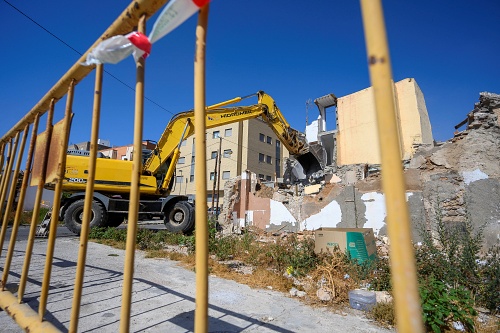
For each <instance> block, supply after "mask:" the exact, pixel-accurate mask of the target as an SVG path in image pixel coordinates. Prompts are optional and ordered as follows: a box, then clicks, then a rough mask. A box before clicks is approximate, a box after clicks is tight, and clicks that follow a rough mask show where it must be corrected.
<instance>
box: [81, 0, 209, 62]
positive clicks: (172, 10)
mask: <svg viewBox="0 0 500 333" xmlns="http://www.w3.org/2000/svg"><path fill="white" fill-rule="evenodd" d="M209 2H210V0H172V1H170V2H169V3H168V4H167V5H166V6H165V8H164V9H163V10H162V12H161V13H160V15H159V16H158V18H157V19H156V22H155V23H154V25H153V29H152V30H151V33H150V34H149V37H146V36H145V35H144V34H142V33H140V32H131V33H129V34H127V35H125V36H123V35H118V36H114V37H111V38H109V39H106V40H104V41H102V42H101V43H99V44H98V45H97V46H96V47H95V48H94V49H93V50H92V51H91V52H90V53H89V54H88V55H87V60H86V61H85V62H84V63H82V65H84V66H89V65H94V64H117V63H119V62H120V61H122V60H123V59H125V58H126V57H128V56H129V55H131V54H132V55H133V56H134V59H135V61H138V60H139V59H140V58H141V57H142V58H146V57H147V56H148V55H149V53H150V52H151V46H152V44H153V43H155V42H156V41H158V40H159V39H160V38H162V37H164V36H165V35H167V34H168V33H170V32H171V31H172V30H174V29H175V28H177V27H178V26H179V25H181V24H182V23H183V22H184V21H186V20H187V19H188V18H190V17H191V16H192V15H193V14H194V13H196V12H197V11H198V10H199V9H200V8H201V7H203V6H205V5H206V4H207V3H209Z"/></svg>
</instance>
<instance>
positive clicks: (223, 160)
mask: <svg viewBox="0 0 500 333" xmlns="http://www.w3.org/2000/svg"><path fill="white" fill-rule="evenodd" d="M206 142H207V183H206V188H207V205H208V207H211V204H212V196H213V194H214V193H215V196H214V197H213V198H214V202H216V201H217V196H219V206H220V205H222V200H223V197H224V184H225V183H226V181H227V180H228V179H230V178H233V177H236V176H239V175H241V173H242V172H243V171H245V170H250V171H252V172H254V173H256V174H257V175H258V177H259V178H261V179H263V180H264V181H275V180H276V178H280V177H283V158H285V157H288V156H289V155H288V150H287V149H286V148H285V146H283V144H282V143H281V142H280V141H279V140H278V139H277V137H276V135H275V134H274V132H273V131H272V130H271V128H270V127H269V126H268V125H267V123H265V122H264V121H263V120H262V119H260V118H256V119H250V120H245V121H242V122H237V123H234V124H230V125H223V126H219V127H215V128H212V129H209V130H207V133H206ZM219 149H220V152H221V156H220V167H219V166H217V165H216V163H218V159H217V156H218V152H219ZM195 160H196V156H195V149H194V136H191V137H189V138H188V139H186V140H184V141H183V143H182V145H181V156H180V158H179V161H178V163H177V168H176V177H175V184H174V187H173V189H172V194H179V195H188V196H193V195H194V196H195V195H196V190H195V182H196V179H195V174H194V168H195ZM217 170H220V173H219V175H217ZM218 181H220V183H217V182H218ZM214 183H215V191H214ZM217 188H218V189H219V190H218V191H217Z"/></svg>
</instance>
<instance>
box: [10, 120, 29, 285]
mask: <svg viewBox="0 0 500 333" xmlns="http://www.w3.org/2000/svg"><path fill="white" fill-rule="evenodd" d="M29 127H30V124H26V127H25V129H24V135H23V141H22V143H21V149H20V150H19V155H18V157H17V162H16V170H15V171H14V175H15V179H18V178H19V170H20V168H21V161H22V159H23V152H24V145H25V143H26V138H27V137H28V130H29ZM35 135H36V134H35ZM34 146H35V141H34V140H33V139H32V140H31V142H30V147H29V151H28V160H29V156H30V154H32V153H33V149H34ZM27 175H29V172H28V171H26V172H25V173H24V175H23V181H22V183H21V192H20V193H19V197H18V200H17V208H16V213H15V215H14V223H13V225H12V230H11V232H10V243H9V249H8V251H7V257H6V258H5V264H4V268H3V276H2V290H3V288H4V287H5V285H6V284H7V278H8V277H9V271H10V264H11V262H12V256H13V255H14V247H15V245H16V238H17V230H18V228H19V220H20V218H21V212H22V211H23V206H24V196H25V195H26V187H28V177H27ZM12 185H13V186H12V187H15V186H14V182H13V184H12ZM11 206H12V203H11ZM9 210H10V208H9Z"/></svg>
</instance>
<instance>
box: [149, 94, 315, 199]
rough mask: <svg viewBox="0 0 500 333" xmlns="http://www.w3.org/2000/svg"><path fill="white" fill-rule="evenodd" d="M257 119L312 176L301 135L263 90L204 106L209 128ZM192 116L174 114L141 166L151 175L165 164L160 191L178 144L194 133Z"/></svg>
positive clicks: (312, 161)
mask: <svg viewBox="0 0 500 333" xmlns="http://www.w3.org/2000/svg"><path fill="white" fill-rule="evenodd" d="M255 95H256V96H257V97H258V104H255V105H250V106H234V107H227V105H230V104H235V103H238V102H240V101H242V100H243V99H245V98H248V97H251V96H255ZM259 116H260V117H262V119H263V120H264V121H265V122H266V123H267V124H268V125H269V126H270V127H271V129H272V130H273V131H274V133H275V134H276V136H277V137H278V139H279V140H280V141H281V142H282V143H283V145H285V147H286V148H287V149H288V151H289V152H290V153H291V154H292V155H293V156H294V157H296V158H297V160H299V162H300V163H301V164H302V166H303V168H304V170H307V172H308V173H312V172H315V171H317V170H319V169H320V168H321V166H320V165H319V162H318V159H316V158H315V157H314V156H313V155H311V153H310V152H309V146H308V144H307V141H306V139H305V137H304V135H303V134H301V133H300V132H298V131H296V130H294V129H293V128H291V127H290V125H289V124H288V122H287V121H286V119H285V118H284V116H283V114H282V113H281V111H280V109H279V108H278V107H277V105H276V103H275V102H274V99H273V98H272V97H271V96H269V95H268V94H266V93H264V92H263V91H259V92H257V93H256V94H253V95H250V96H246V97H237V98H234V99H231V100H228V101H225V102H222V103H218V104H214V105H211V106H208V107H207V108H206V113H205V117H206V127H207V129H209V128H213V127H217V126H222V125H226V124H232V123H235V122H240V121H244V120H247V119H253V118H257V117H259ZM193 117H194V111H192V110H190V111H186V112H181V113H179V114H177V115H175V116H174V117H173V118H172V119H171V120H170V122H169V123H168V125H167V127H166V128H165V130H164V132H163V134H162V136H161V137H160V140H159V141H158V143H157V146H156V148H155V149H154V150H153V153H152V154H151V156H150V157H149V158H148V159H147V160H146V162H145V163H144V167H143V174H144V175H155V174H157V173H158V171H159V170H160V168H161V167H162V166H163V165H165V164H167V165H168V168H167V171H166V174H165V177H164V179H163V180H162V181H161V186H160V190H161V189H167V188H168V185H169V183H170V181H171V179H172V178H173V174H174V170H175V166H176V164H177V161H178V159H179V156H180V146H181V143H182V141H183V140H186V139H187V138H188V137H190V136H191V135H193V134H194V122H193V121H192V119H193ZM304 156H307V158H304Z"/></svg>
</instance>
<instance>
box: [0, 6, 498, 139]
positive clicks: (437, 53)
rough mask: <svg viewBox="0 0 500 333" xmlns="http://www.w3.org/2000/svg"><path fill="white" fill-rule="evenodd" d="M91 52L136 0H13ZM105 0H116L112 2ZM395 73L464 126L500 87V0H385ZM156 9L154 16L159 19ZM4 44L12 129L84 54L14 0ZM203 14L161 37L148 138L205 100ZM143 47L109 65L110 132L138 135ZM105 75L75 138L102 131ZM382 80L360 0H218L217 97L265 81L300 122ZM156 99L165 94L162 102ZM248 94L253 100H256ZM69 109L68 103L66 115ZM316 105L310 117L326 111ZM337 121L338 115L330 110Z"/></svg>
mask: <svg viewBox="0 0 500 333" xmlns="http://www.w3.org/2000/svg"><path fill="white" fill-rule="evenodd" d="M8 2H10V3H11V4H13V5H14V6H15V7H17V8H18V9H19V10H21V11H22V12H23V13H25V14H26V15H28V16H29V17H31V18H32V19H33V20H34V21H36V22H37V23H38V24H39V25H41V26H43V27H44V28H45V29H47V30H49V31H50V32H51V33H52V34H54V35H56V36H57V37H58V38H59V39H61V40H63V41H64V42H65V43H67V44H69V45H70V46H71V47H72V48H74V49H75V50H77V51H79V52H81V53H84V52H85V51H86V50H87V49H88V48H89V46H90V45H92V43H93V42H94V41H95V40H96V39H97V38H98V37H99V36H100V35H101V34H102V33H103V32H104V31H105V29H106V28H107V27H108V26H109V25H110V24H111V23H112V22H113V21H114V20H115V19H116V17H118V15H119V14H120V13H121V12H122V11H123V10H124V8H125V7H126V6H127V5H128V3H129V1H118V0H116V1H111V2H103V1H94V0H87V1H84V2H80V1H67V0H65V1H62V0H51V1H20V0H8ZM103 4H104V6H103ZM383 5H384V10H385V18H386V25H387V28H388V38H389V46H390V53H391V58H392V69H393V76H394V80H395V81H399V80H402V79H404V78H408V77H412V78H415V79H416V81H417V83H418V84H419V86H420V88H421V90H422V91H423V93H424V96H425V100H426V104H427V110H428V112H429V116H430V120H431V124H432V129H433V134H434V138H435V139H436V140H438V141H443V140H447V139H449V138H451V137H452V136H453V131H454V128H453V127H454V125H456V124H458V123H459V122H460V121H461V120H463V119H465V116H466V114H467V113H468V112H469V111H471V110H472V109H473V107H474V103H475V102H477V101H478V98H479V93H480V92H482V91H489V92H494V93H500V62H499V57H500V43H499V41H500V19H498V13H499V12H500V2H498V1H494V0H489V1H486V0H477V1H474V2H472V1H464V0H457V1H430V0H422V1H396V0H387V1H383ZM153 23H154V18H153V19H151V20H149V22H148V29H149V30H150V29H151V28H152V26H153ZM0 24H1V29H2V31H3V34H2V37H1V41H2V45H3V49H2V52H0V64H1V65H0V66H1V67H2V73H1V76H0V78H1V79H0V80H1V81H0V82H1V87H2V89H0V110H1V115H2V119H1V121H0V133H2V134H1V135H3V134H4V133H5V132H7V131H8V130H9V129H10V128H11V127H12V126H13V125H14V124H16V123H17V122H18V121H19V120H20V119H21V118H22V117H23V116H24V115H25V114H26V113H27V112H28V111H29V110H30V109H31V108H32V107H33V106H34V105H35V104H36V103H37V102H38V101H39V100H40V98H41V97H43V96H44V95H45V93H46V92H47V91H48V90H49V89H50V88H51V87H52V86H53V85H54V84H55V83H56V82H57V80H58V79H59V78H60V77H61V76H62V75H63V74H64V73H65V72H66V71H67V70H68V69H69V68H70V67H71V66H72V65H73V64H74V63H75V62H76V61H77V60H78V59H79V57H80V56H79V55H78V54H77V53H76V52H75V51H74V50H72V49H71V48H69V47H68V46H66V45H64V44H63V43H61V41H59V40H58V39H56V38H55V37H54V36H52V35H51V34H49V33H47V32H46V31H45V30H43V29H42V28H40V27H39V26H38V25H36V24H35V23H33V22H32V21H30V20H29V19H27V18H26V17H25V16H23V15H22V14H20V13H19V12H18V11H16V10H15V9H13V8H12V7H11V6H9V5H8V4H7V3H6V2H5V1H3V0H2V1H0ZM195 25H196V17H192V18H191V19H190V20H188V21H187V22H186V23H184V24H183V25H182V26H180V27H179V28H177V29H176V30H174V31H173V32H172V33H170V34H169V35H167V36H166V37H164V38H163V39H161V40H160V41H158V42H157V43H156V44H154V45H153V49H152V53H151V56H150V57H149V58H148V60H147V65H146V71H147V72H146V96H147V98H148V99H149V100H150V101H149V100H147V101H146V102H145V119H144V120H145V124H144V139H152V140H156V139H157V138H158V137H159V136H160V134H161V133H162V131H163V129H164V127H165V126H166V124H167V123H168V121H169V120H170V118H171V117H172V115H173V114H175V113H177V112H180V111H184V110H187V109H191V108H192V107H193V56H194V43H195V38H194V29H195ZM134 68H135V67H134V64H133V60H132V58H128V59H126V60H124V61H123V62H122V63H120V64H118V65H107V66H105V70H106V71H108V72H110V73H111V74H112V75H114V76H116V77H117V78H119V79H120V80H121V81H122V82H118V81H117V80H115V79H113V78H112V77H111V76H110V75H107V74H106V75H105V81H104V88H103V100H102V118H101V130H100V135H99V137H100V138H102V139H106V140H110V141H111V144H112V145H115V146H119V145H126V144H130V143H132V141H133V112H134V111H133V108H134V92H133V91H132V90H131V89H130V88H129V87H127V85H128V86H131V87H133V86H134V84H135V83H134V82H135V69H134ZM93 85H94V75H93V74H91V75H90V76H88V77H87V78H86V79H85V80H84V81H82V83H80V84H79V85H78V86H77V88H76V96H75V101H74V107H73V112H74V113H75V118H74V120H73V127H72V133H71V137H70V143H78V142H82V141H87V140H88V139H89V137H90V121H91V113H92V91H93ZM369 85H370V82H369V76H368V68H367V66H366V49H365V43H364V37H363V27H362V21H361V9H360V5H359V2H358V1H323V0H321V1H320V0H317V1H297V0H289V1H262V0H254V1H240V0H231V1H227V0H213V1H212V3H211V5H210V16H209V28H208V41H207V103H208V104H212V103H217V102H220V101H223V100H227V99H230V98H233V97H236V96H244V95H248V94H251V93H254V92H256V91H258V90H264V91H266V92H267V93H268V94H270V95H271V96H272V97H273V98H274V99H275V100H276V103H277V105H278V106H279V107H280V109H281V111H282V112H283V114H284V115H285V117H286V118H287V120H288V121H289V122H290V124H291V125H292V127H294V128H296V129H298V130H302V131H303V130H304V127H305V121H306V101H307V100H308V99H312V100H313V99H314V98H317V97H320V96H323V95H325V94H328V93H334V94H335V95H336V96H338V97H341V96H345V95H348V94H350V93H353V92H356V91H358V90H361V89H364V88H366V87H368V86H369ZM151 101H153V102H151ZM254 103H256V100H255V99H253V100H248V101H247V102H246V104H254ZM63 113H64V103H61V102H60V103H58V106H57V109H56V116H55V119H56V120H60V119H61V118H62V115H63ZM317 115H318V113H317V109H316V107H312V108H310V109H309V121H311V120H314V119H315V118H316V117H317ZM327 116H328V117H330V118H327V122H329V123H330V125H328V129H332V128H333V123H334V118H333V116H334V114H333V113H329V114H327Z"/></svg>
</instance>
